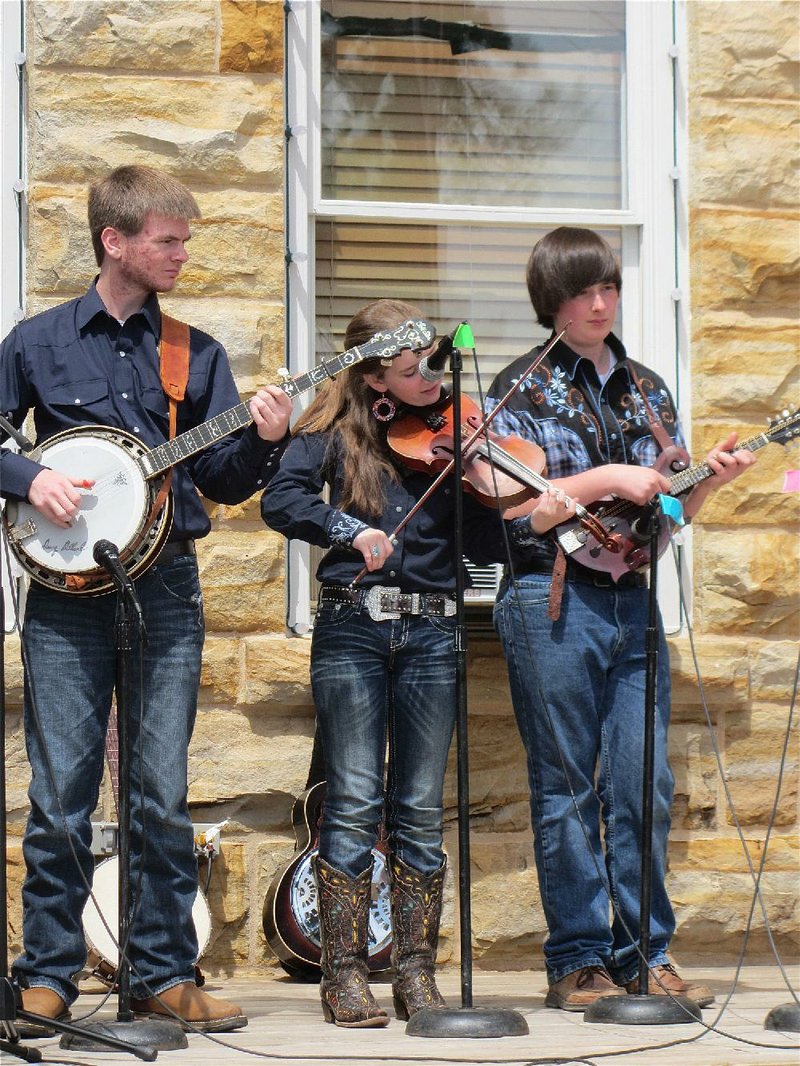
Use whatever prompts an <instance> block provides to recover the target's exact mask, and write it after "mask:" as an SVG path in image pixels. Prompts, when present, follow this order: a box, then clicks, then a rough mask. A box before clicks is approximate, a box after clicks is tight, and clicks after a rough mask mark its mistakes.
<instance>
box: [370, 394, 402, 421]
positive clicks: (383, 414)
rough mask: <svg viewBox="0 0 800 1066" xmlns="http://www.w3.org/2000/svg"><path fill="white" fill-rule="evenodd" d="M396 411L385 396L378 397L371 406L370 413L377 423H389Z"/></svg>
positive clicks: (391, 402)
mask: <svg viewBox="0 0 800 1066" xmlns="http://www.w3.org/2000/svg"><path fill="white" fill-rule="evenodd" d="M396 410H397V408H396V407H395V405H394V403H393V401H392V400H390V399H389V397H388V396H385V395H381V396H379V397H378V399H377V400H376V401H375V403H374V404H373V405H372V413H373V415H374V416H375V418H377V420H378V421H379V422H391V420H392V419H393V418H394V415H395V411H396Z"/></svg>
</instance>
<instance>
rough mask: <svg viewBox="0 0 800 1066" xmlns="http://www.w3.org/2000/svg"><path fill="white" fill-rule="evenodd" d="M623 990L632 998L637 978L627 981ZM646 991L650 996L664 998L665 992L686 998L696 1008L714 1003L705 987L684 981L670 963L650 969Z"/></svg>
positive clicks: (708, 989) (709, 990)
mask: <svg viewBox="0 0 800 1066" xmlns="http://www.w3.org/2000/svg"><path fill="white" fill-rule="evenodd" d="M656 978H658V981H657V980H656ZM659 981H660V982H661V984H659ZM662 986H663V987H662ZM625 990H626V991H627V992H629V993H630V995H632V996H633V995H636V994H637V993H638V992H639V978H638V976H637V977H634V979H633V980H632V981H628V983H627V984H626V985H625ZM647 991H648V993H649V994H650V995H651V996H665V995H666V994H667V992H670V993H672V995H673V996H686V997H687V998H688V999H691V1000H694V1002H695V1003H696V1004H697V1006H698V1007H709V1006H710V1005H711V1004H712V1003H713V1002H714V993H713V992H712V991H711V989H710V988H709V987H708V986H707V985H701V984H697V983H692V982H691V981H684V980H683V978H682V977H681V976H680V974H679V973H678V971H677V970H676V969H675V967H674V966H673V965H672V964H671V963H667V964H666V965H664V966H653V967H652V968H651V970H650V973H649V974H648V977H647Z"/></svg>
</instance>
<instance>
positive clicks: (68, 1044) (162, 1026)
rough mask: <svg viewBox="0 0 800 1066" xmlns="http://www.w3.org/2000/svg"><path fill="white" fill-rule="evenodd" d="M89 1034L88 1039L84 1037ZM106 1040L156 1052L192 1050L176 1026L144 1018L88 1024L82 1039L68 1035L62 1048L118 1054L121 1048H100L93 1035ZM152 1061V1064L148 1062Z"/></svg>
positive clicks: (167, 1022)
mask: <svg viewBox="0 0 800 1066" xmlns="http://www.w3.org/2000/svg"><path fill="white" fill-rule="evenodd" d="M84 1033H85V1034H86V1035H85V1036H84V1035H83V1034H84ZM93 1034H95V1035H97V1036H107V1037H110V1038H111V1039H112V1040H122V1041H123V1042H124V1043H126V1044H130V1045H131V1046H132V1047H138V1048H146V1047H147V1048H152V1049H153V1050H154V1051H156V1050H158V1051H181V1050H183V1048H187V1047H188V1046H189V1041H188V1040H187V1039H186V1033H184V1031H183V1029H181V1027H180V1026H179V1025H178V1024H177V1022H170V1021H166V1020H165V1021H161V1020H159V1019H156V1018H144V1019H141V1020H138V1019H137V1020H136V1021H132V1022H118V1021H113V1020H112V1021H107V1022H89V1023H87V1024H86V1025H82V1026H81V1033H80V1035H76V1034H72V1033H68V1034H67V1035H66V1036H62V1037H61V1040H60V1041H59V1045H58V1046H59V1047H61V1048H64V1049H65V1050H68V1051H79V1050H80V1051H98V1052H100V1051H118V1050H119V1049H118V1048H113V1047H109V1046H108V1044H100V1043H98V1042H97V1041H96V1040H93V1039H92V1035H93ZM149 1061H152V1059H151V1060H149Z"/></svg>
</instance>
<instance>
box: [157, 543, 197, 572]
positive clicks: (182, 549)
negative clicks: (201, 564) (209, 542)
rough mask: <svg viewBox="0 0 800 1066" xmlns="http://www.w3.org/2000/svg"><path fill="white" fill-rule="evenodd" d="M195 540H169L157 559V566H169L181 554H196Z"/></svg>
mask: <svg viewBox="0 0 800 1066" xmlns="http://www.w3.org/2000/svg"><path fill="white" fill-rule="evenodd" d="M196 554H197V553H196V552H195V550H194V541H193V540H168V541H167V543H166V544H165V545H164V547H163V548H162V549H161V551H160V553H159V556H158V558H157V559H156V565H157V566H167V564H168V563H171V562H174V561H175V559H177V558H178V556H179V555H196Z"/></svg>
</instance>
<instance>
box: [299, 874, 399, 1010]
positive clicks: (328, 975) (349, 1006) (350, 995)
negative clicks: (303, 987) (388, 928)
mask: <svg viewBox="0 0 800 1066" xmlns="http://www.w3.org/2000/svg"><path fill="white" fill-rule="evenodd" d="M313 867H314V875H315V877H316V880H317V898H318V901H319V928H320V940H321V945H322V958H321V959H320V967H321V969H322V981H321V982H320V986H319V992H320V997H321V999H322V1013H323V1015H324V1017H325V1021H326V1022H334V1023H335V1024H336V1025H341V1026H343V1027H344V1028H346V1029H360V1028H367V1027H371V1026H381V1025H388V1023H389V1016H388V1015H387V1013H386V1011H385V1010H383V1009H382V1008H381V1007H379V1006H378V1004H377V1003H376V1002H375V999H374V997H373V995H372V992H371V991H370V987H369V982H368V979H367V978H368V973H369V970H368V968H367V929H368V921H369V905H370V896H371V892H372V862H370V864H369V866H368V867H367V869H366V870H364V872H363V873H362V874H359V875H358V877H356V878H350V877H348V876H347V875H346V874H343V873H341V872H340V871H339V870H335V869H334V868H333V866H331V865H330V864H329V863H327V862H326V861H325V860H324V859H323V858H321V857H320V856H319V855H316V856H315V857H314V859H313Z"/></svg>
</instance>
